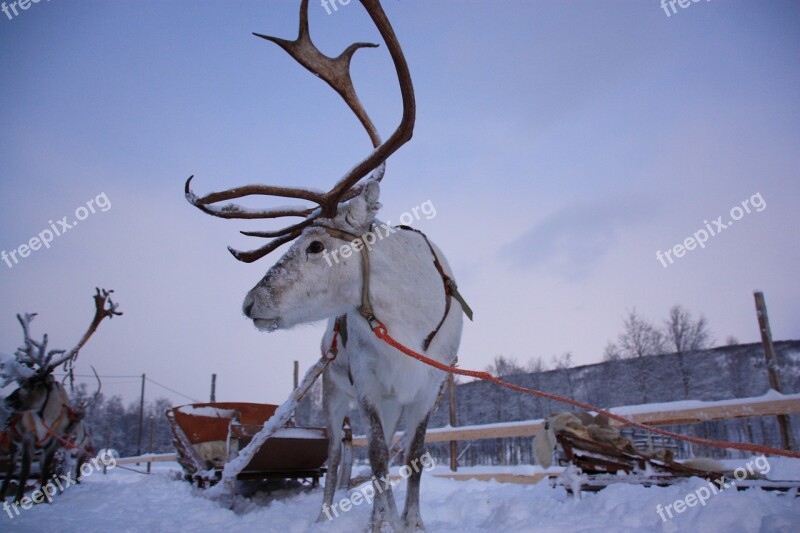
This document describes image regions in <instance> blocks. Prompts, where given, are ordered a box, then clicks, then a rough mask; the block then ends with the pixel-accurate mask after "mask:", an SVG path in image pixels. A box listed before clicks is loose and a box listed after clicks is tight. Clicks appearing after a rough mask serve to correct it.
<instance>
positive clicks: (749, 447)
mask: <svg viewBox="0 0 800 533" xmlns="http://www.w3.org/2000/svg"><path fill="white" fill-rule="evenodd" d="M376 321H377V322H378V325H377V326H375V327H374V328H373V329H372V331H373V332H374V333H375V335H376V336H377V337H378V338H379V339H381V340H382V341H384V342H385V343H386V344H388V345H390V346H392V347H394V348H397V349H398V350H400V351H401V352H403V353H404V354H406V355H408V356H409V357H413V358H414V359H416V360H417V361H421V362H423V363H425V364H426V365H429V366H432V367H434V368H438V369H439V370H443V371H445V372H451V373H453V374H458V375H460V376H470V377H473V378H477V379H481V380H484V381H490V382H492V383H495V384H497V385H500V386H502V387H506V388H507V389H511V390H513V391H517V392H521V393H523V394H531V395H534V396H541V397H542V398H547V399H550V400H555V401H557V402H561V403H566V404H569V405H574V406H575V407H580V408H581V409H585V410H587V411H594V412H596V413H600V414H603V415H605V416H607V417H608V418H611V419H613V420H616V421H617V422H621V423H623V424H625V425H627V426H630V427H633V428H636V429H641V430H643V431H649V432H651V433H658V434H659V435H663V436H665V437H671V438H673V439H679V440H684V441H686V442H692V443H694V444H702V445H704V446H712V447H714V448H728V449H732V450H744V451H748V452H754V453H762V454H771V455H782V456H784V457H795V458H799V459H800V453H798V452H793V451H787V450H781V449H778V448H771V447H769V446H761V445H759V444H749V443H742V442H727V441H721V440H710V439H702V438H699V437H691V436H688V435H681V434H679V433H673V432H671V431H667V430H665V429H661V428H657V427H653V426H648V425H645V424H640V423H638V422H634V421H633V420H629V419H627V418H624V417H622V416H619V415H615V414H614V413H610V412H608V411H606V410H604V409H600V408H599V407H595V406H593V405H590V404H588V403H584V402H580V401H578V400H573V399H570V398H567V397H565V396H559V395H558V394H551V393H549V392H543V391H540V390H536V389H529V388H527V387H521V386H519V385H514V384H512V383H508V382H505V381H503V380H501V379H498V378H496V377H494V376H492V375H491V374H489V373H487V372H478V371H475V370H462V369H460V368H456V367H453V366H449V365H446V364H444V363H440V362H439V361H434V360H433V359H431V358H429V357H426V356H424V355H422V354H420V353H417V352H415V351H414V350H411V349H410V348H407V347H405V346H403V345H402V344H400V343H399V342H397V341H396V340H394V339H393V338H392V336H391V335H389V330H388V329H386V326H384V325H383V324H382V323H381V322H380V321H379V320H376Z"/></svg>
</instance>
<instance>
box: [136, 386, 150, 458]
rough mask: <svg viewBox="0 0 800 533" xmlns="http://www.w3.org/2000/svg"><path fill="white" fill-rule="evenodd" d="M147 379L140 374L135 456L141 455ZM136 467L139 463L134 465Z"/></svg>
mask: <svg viewBox="0 0 800 533" xmlns="http://www.w3.org/2000/svg"><path fill="white" fill-rule="evenodd" d="M145 379H147V376H146V375H145V374H142V396H141V397H140V398H139V441H138V444H137V445H136V455H142V427H143V426H144V381H145ZM136 464H137V465H138V464H139V463H136Z"/></svg>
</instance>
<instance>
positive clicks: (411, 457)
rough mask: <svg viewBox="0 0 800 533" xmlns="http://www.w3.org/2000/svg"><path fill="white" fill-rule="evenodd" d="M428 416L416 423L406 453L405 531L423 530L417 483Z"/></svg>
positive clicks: (420, 472) (419, 476)
mask: <svg viewBox="0 0 800 533" xmlns="http://www.w3.org/2000/svg"><path fill="white" fill-rule="evenodd" d="M429 416H430V413H428V414H427V415H425V417H424V418H423V419H422V421H421V422H420V423H419V424H418V425H417V427H416V429H415V431H414V434H413V436H412V437H411V442H409V445H408V452H407V453H406V468H407V469H408V470H407V473H410V475H409V477H408V485H407V487H408V490H407V491H406V504H405V508H404V509H403V524H404V526H405V528H406V531H409V532H413V531H417V530H421V531H425V525H424V524H423V523H422V517H421V516H420V513H419V484H420V481H421V480H422V466H421V461H422V459H421V458H422V456H423V455H424V451H425V431H426V429H427V428H428V417H429ZM409 422H411V421H409ZM410 427H411V426H410V425H409V428H410Z"/></svg>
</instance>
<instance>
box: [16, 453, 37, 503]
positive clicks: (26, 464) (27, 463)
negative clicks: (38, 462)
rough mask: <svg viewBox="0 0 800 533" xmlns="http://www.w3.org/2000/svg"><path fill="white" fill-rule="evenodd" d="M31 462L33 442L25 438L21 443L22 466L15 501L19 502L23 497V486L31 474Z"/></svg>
mask: <svg viewBox="0 0 800 533" xmlns="http://www.w3.org/2000/svg"><path fill="white" fill-rule="evenodd" d="M32 460H33V440H32V439H31V438H30V437H25V438H24V440H23V441H22V464H21V465H20V470H19V480H18V483H19V485H18V486H17V497H16V499H15V501H20V500H22V498H23V497H24V496H25V485H27V483H28V477H29V476H30V473H31V461H32Z"/></svg>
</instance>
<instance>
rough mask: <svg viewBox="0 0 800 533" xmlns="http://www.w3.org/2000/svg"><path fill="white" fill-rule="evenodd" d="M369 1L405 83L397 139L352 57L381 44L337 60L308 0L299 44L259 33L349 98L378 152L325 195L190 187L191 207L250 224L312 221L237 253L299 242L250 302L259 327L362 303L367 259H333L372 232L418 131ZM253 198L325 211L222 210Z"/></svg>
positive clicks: (388, 30)
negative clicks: (387, 178) (373, 114)
mask: <svg viewBox="0 0 800 533" xmlns="http://www.w3.org/2000/svg"><path fill="white" fill-rule="evenodd" d="M361 3H362V4H363V5H364V7H365V9H366V10H367V12H368V13H369V15H370V17H371V18H372V20H373V22H374V23H375V26H376V27H377V29H378V31H379V32H380V34H381V37H382V38H383V41H384V42H385V43H386V46H387V49H388V50H389V54H390V55H391V57H392V61H393V63H394V66H395V71H396V73H397V78H398V81H399V83H400V93H401V96H402V99H403V117H402V120H401V121H400V124H399V126H398V127H397V129H396V130H395V131H394V133H393V134H392V135H391V136H390V137H389V139H388V140H387V141H386V142H383V143H382V142H381V139H380V136H379V134H378V132H377V130H376V129H375V126H374V125H373V124H372V121H371V120H370V118H369V116H368V115H367V113H366V111H365V110H364V108H363V106H362V105H361V102H360V101H359V99H358V96H357V95H356V91H355V88H354V87H353V82H352V80H351V77H350V60H351V58H352V56H353V54H354V53H355V51H356V50H358V49H360V48H365V47H375V46H377V45H375V44H370V43H355V44H352V45H350V46H349V47H347V49H345V51H344V52H342V53H341V54H340V55H339V56H338V57H336V58H331V57H328V56H326V55H324V54H323V53H322V52H320V51H319V50H318V49H317V47H316V46H315V45H314V44H313V42H312V41H311V37H310V34H309V29H308V0H302V2H301V6H300V30H299V33H298V36H297V39H295V40H293V41H287V40H285V39H280V38H277V37H270V36H267V35H260V34H255V35H257V36H258V37H261V38H264V39H267V40H268V41H271V42H274V43H276V44H277V45H279V46H280V47H281V48H283V49H284V50H285V51H286V52H288V53H289V54H290V55H291V56H292V57H293V58H294V59H295V60H297V62H298V63H300V64H301V65H302V66H304V67H305V68H306V69H308V70H309V71H311V72H312V73H314V74H315V75H317V76H318V77H320V78H322V79H323V80H324V81H325V82H326V83H327V84H328V85H330V86H331V87H332V88H333V89H334V90H335V91H336V92H337V93H338V94H339V95H340V96H341V97H342V98H343V99H344V101H345V103H347V105H348V106H349V107H350V109H351V110H352V111H353V113H354V114H355V115H356V117H357V118H358V120H359V122H360V123H361V124H362V126H363V127H364V129H365V130H366V132H367V134H368V135H369V138H370V140H371V142H372V146H373V148H374V149H373V151H372V152H371V153H370V154H369V155H368V156H367V157H366V158H365V159H364V160H363V161H361V162H360V163H358V164H357V165H356V166H355V167H353V169H352V170H350V171H349V172H348V173H347V174H346V175H345V176H344V177H343V178H342V179H340V180H339V181H338V182H337V183H336V185H335V186H334V187H333V188H332V189H331V190H330V191H328V192H325V193H320V192H316V191H312V190H309V189H302V188H290V187H276V186H268V185H248V186H244V187H237V188H234V189H229V190H227V191H222V192H216V193H211V194H208V195H206V196H204V197H202V198H201V197H198V196H196V195H195V194H194V193H193V192H192V190H191V187H190V184H191V180H192V178H191V177H190V178H189V179H188V180H187V182H186V199H187V200H188V201H189V203H191V204H192V205H194V206H196V207H197V208H199V209H200V210H201V211H203V212H205V213H207V214H210V215H213V216H217V217H222V218H244V219H254V218H278V217H286V216H294V217H302V218H303V219H304V220H302V221H301V222H299V223H297V224H294V225H291V226H287V227H285V228H283V229H281V230H278V231H266V232H242V233H243V234H245V235H249V236H254V237H266V238H270V239H272V240H271V241H270V242H269V243H268V244H267V245H265V246H263V247H262V248H259V249H257V250H253V251H249V252H241V251H237V250H233V249H231V248H229V250H230V251H231V253H232V254H233V255H234V257H236V258H237V259H239V260H240V261H244V262H248V263H249V262H252V261H256V260H258V259H260V258H262V257H264V256H265V255H267V254H268V253H270V252H271V251H273V250H275V249H276V248H278V247H279V246H281V245H282V244H285V243H288V242H291V241H295V242H294V244H293V245H292V246H291V247H290V248H289V250H288V251H287V252H286V253H285V254H284V255H283V257H281V259H280V260H279V261H278V262H277V263H276V264H275V266H273V267H272V268H271V269H270V270H269V272H267V274H266V276H264V278H263V279H262V280H261V281H260V282H259V283H258V284H257V285H256V286H255V287H254V288H253V289H252V290H251V291H250V292H249V293H248V294H247V296H246V298H245V301H244V305H243V308H244V313H245V315H246V316H247V317H249V318H252V319H253V321H254V322H255V325H256V326H257V327H258V328H259V329H264V330H269V331H271V330H275V329H278V328H287V327H291V326H293V325H295V324H297V323H301V322H311V321H316V320H321V319H324V318H327V317H330V316H334V315H336V314H339V313H341V312H342V311H343V310H345V309H348V308H352V306H353V305H354V304H357V303H358V299H359V294H360V290H359V285H360V283H361V280H362V278H363V275H362V273H361V270H360V268H359V261H360V260H359V254H357V253H356V254H353V255H352V256H351V257H349V258H348V257H344V258H339V259H338V261H336V262H335V264H334V262H333V260H332V259H331V254H332V252H333V251H334V250H336V249H338V248H340V247H341V245H342V244H343V243H344V242H345V241H344V240H342V239H346V240H352V239H353V238H358V237H361V236H362V235H364V234H365V233H367V232H368V230H369V229H370V227H371V225H372V224H373V221H374V219H375V213H376V212H377V211H378V209H379V207H380V204H379V203H378V196H379V186H378V182H379V181H380V180H381V179H382V178H383V174H384V171H385V162H386V159H387V158H388V157H389V156H390V155H391V154H392V153H394V152H395V151H396V150H397V149H398V148H400V146H402V145H403V144H405V143H406V142H408V140H409V139H411V135H412V133H413V130H414V119H415V104H414V89H413V86H412V84H411V75H410V73H409V71H408V65H407V64H406V60H405V57H404V56H403V52H402V50H401V48H400V45H399V43H398V41H397V37H396V36H395V34H394V30H393V29H392V26H391V24H390V23H389V20H388V18H387V17H386V14H385V13H384V11H383V8H382V7H381V5H380V2H379V0H361ZM370 172H373V175H372V177H371V178H370V179H368V180H366V181H363V182H362V180H363V178H365V177H366V176H367V174H369V173H370ZM250 195H266V196H278V197H282V198H295V199H299V200H305V201H308V202H313V203H315V204H317V207H316V208H311V207H294V208H285V207H282V208H276V209H265V210H254V209H248V208H245V207H241V206H239V205H236V204H227V205H223V206H219V205H215V204H217V203H219V202H222V201H225V200H231V199H234V198H241V197H244V196H250Z"/></svg>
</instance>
